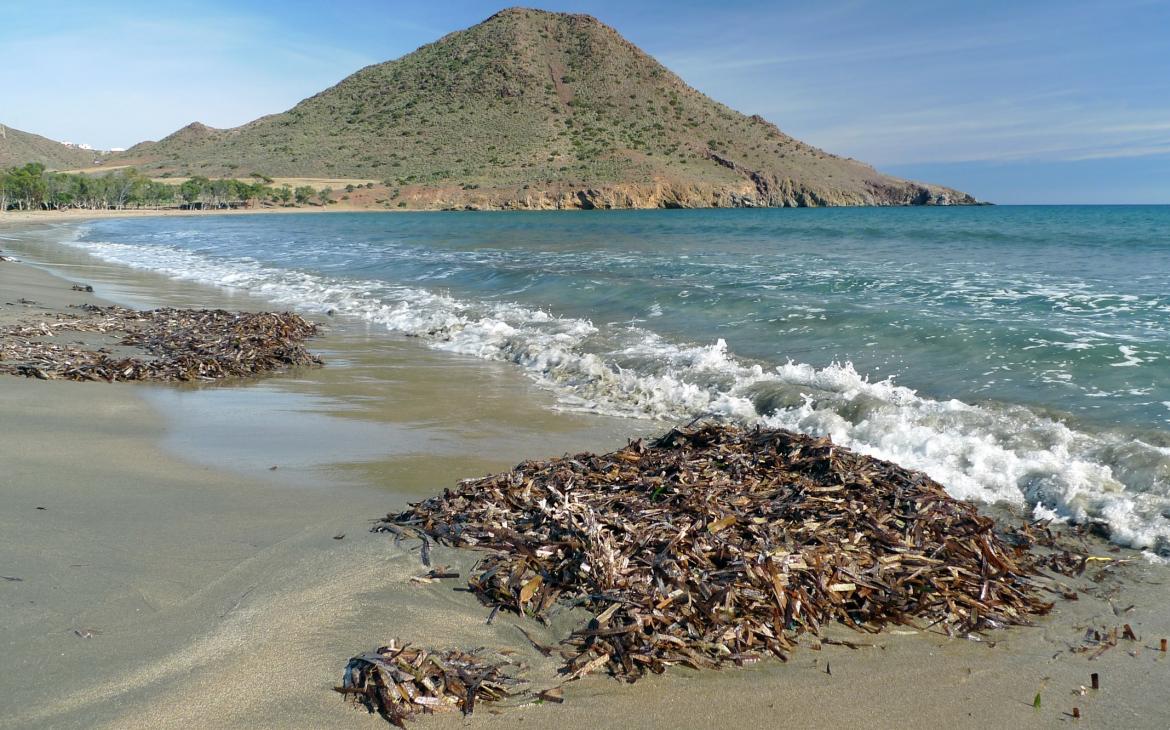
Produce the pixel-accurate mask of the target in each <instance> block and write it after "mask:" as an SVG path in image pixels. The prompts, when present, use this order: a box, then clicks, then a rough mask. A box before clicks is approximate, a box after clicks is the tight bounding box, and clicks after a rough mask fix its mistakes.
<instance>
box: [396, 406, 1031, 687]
mask: <svg viewBox="0 0 1170 730" xmlns="http://www.w3.org/2000/svg"><path fill="white" fill-rule="evenodd" d="M374 529H375V530H389V531H394V532H397V533H400V534H402V533H404V532H405V533H413V534H415V535H417V536H419V537H422V538H423V539H424V541H426V540H434V541H436V542H438V543H440V544H444V545H449V546H455V547H461V548H472V549H475V550H480V551H484V552H485V553H486V555H485V557H484V558H483V559H482V560H481V561H480V562H479V564H478V565H477V566H476V569H475V571H474V572H473V574H472V575H471V577H470V578H469V580H468V584H469V586H470V588H471V590H472V591H473V592H474V593H475V594H476V595H477V596H478V597H479V598H480V599H481V600H482V601H483V602H484V603H485V604H487V605H489V606H491V607H493V608H494V609H495V610H510V611H514V612H516V613H517V614H520V615H525V616H530V617H532V618H535V619H538V620H543V619H545V618H546V616H547V615H548V612H549V611H550V609H552V608H553V607H554V606H555V605H557V604H561V605H575V606H583V607H584V608H586V609H587V610H589V611H591V612H592V613H593V614H594V617H593V618H592V620H590V621H588V623H587V624H585V625H584V626H582V627H581V628H579V629H578V630H576V631H574V632H573V633H572V635H571V636H569V637H567V638H566V639H565V640H564V642H563V647H564V648H563V649H562V650H561V655H562V657H563V658H564V659H565V663H564V665H563V666H562V668H561V670H560V672H561V674H562V676H563V677H564V679H565V680H566V681H567V680H573V679H577V678H580V677H582V676H585V675H587V674H590V673H592V672H596V671H599V670H604V671H606V672H608V673H609V674H610V675H612V676H614V677H617V678H620V679H623V680H627V681H630V682H633V681H635V680H637V679H639V678H640V677H643V676H644V675H645V673H646V672H652V673H660V672H663V671H665V669H666V668H667V667H670V666H672V665H676V664H681V665H685V666H688V667H692V668H695V669H699V668H715V667H721V666H725V665H727V664H742V663H744V662H749V661H755V660H758V659H760V658H763V657H765V656H769V655H771V656H775V657H779V658H780V659H787V657H788V655H789V653H790V652H791V651H793V650H794V649H795V648H796V646H797V642H798V639H799V638H800V636H801V635H802V634H808V635H813V636H815V635H818V634H819V633H820V632H821V630H822V627H823V626H825V625H826V624H828V623H830V622H837V623H840V624H844V625H846V626H849V627H852V628H854V629H857V630H859V631H866V632H877V631H880V630H881V629H882V628H883V627H884V626H887V625H890V624H907V625H914V626H918V627H921V628H927V627H931V628H932V629H933V630H938V631H943V632H946V633H948V634H955V633H963V632H973V631H981V630H986V629H991V628H997V627H1002V626H1007V625H1017V624H1027V623H1029V622H1030V619H1031V618H1032V617H1034V616H1037V615H1040V614H1044V613H1046V612H1048V611H1049V610H1050V609H1051V608H1052V604H1051V603H1047V602H1045V601H1043V600H1041V598H1040V597H1039V595H1038V593H1039V591H1038V588H1037V587H1036V585H1035V584H1034V583H1033V580H1032V575H1033V574H1034V573H1035V571H1036V570H1037V562H1036V560H1035V559H1033V558H1032V557H1031V554H1030V553H1028V552H1027V551H1026V550H1023V549H1020V548H1015V547H1013V546H1012V545H1011V544H1009V543H1008V542H1006V541H1005V540H1004V539H1002V538H1001V537H1000V536H999V535H998V534H997V532H996V529H995V522H994V521H993V520H992V519H991V518H990V517H987V516H983V515H980V514H979V513H978V511H977V510H976V508H975V507H974V506H973V505H971V504H969V503H967V502H963V501H960V500H957V499H954V498H952V497H950V496H949V495H948V494H947V493H946V491H945V490H944V488H943V487H942V485H940V484H939V483H938V482H935V481H933V480H932V479H930V478H929V477H927V476H926V475H925V474H922V473H920V472H915V471H911V470H907V469H904V468H902V467H899V466H897V465H895V464H892V463H890V462H887V461H882V460H880V459H875V458H872V457H868V456H864V455H861V454H858V453H856V452H853V451H850V450H849V449H845V448H842V447H840V446H837V445H835V444H833V443H832V441H830V440H829V439H827V438H815V437H812V436H806V435H801V434H796V433H792V432H788V431H784V430H768V429H761V428H757V429H743V428H739V427H736V426H731V425H723V424H717V423H707V424H703V425H699V426H697V427H693V428H690V427H688V428H676V429H673V430H671V431H670V432H669V433H667V434H666V435H664V436H663V437H661V438H659V439H658V440H656V441H653V442H651V443H645V442H643V441H634V442H631V443H630V444H629V445H628V446H627V447H625V448H623V449H621V450H618V451H615V452H613V453H609V454H604V455H597V454H590V453H583V454H577V455H575V456H565V457H562V458H556V459H551V460H547V461H530V462H525V463H523V464H520V465H519V466H517V467H516V468H515V469H513V470H512V471H510V472H507V473H502V474H497V475H494V476H488V477H485V478H482V479H474V480H466V481H463V482H461V483H459V485H458V486H457V488H455V489H448V490H445V491H444V493H443V494H442V495H441V496H437V497H434V498H431V499H428V500H426V501H423V502H419V503H417V504H414V505H412V506H411V507H410V508H409V509H407V510H405V511H403V512H401V513H398V514H391V515H388V516H387V517H386V518H385V520H384V521H383V522H382V523H380V524H379V525H378V526H376V527H375V528H374Z"/></svg>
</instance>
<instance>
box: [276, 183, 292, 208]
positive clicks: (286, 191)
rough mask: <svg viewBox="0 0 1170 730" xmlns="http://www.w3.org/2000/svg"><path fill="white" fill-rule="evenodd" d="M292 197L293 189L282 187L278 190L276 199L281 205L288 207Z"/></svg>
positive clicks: (286, 186)
mask: <svg viewBox="0 0 1170 730" xmlns="http://www.w3.org/2000/svg"><path fill="white" fill-rule="evenodd" d="M292 196H293V189H292V188H290V187H289V186H288V185H281V186H280V187H279V188H277V189H276V198H277V200H279V201H280V204H281V205H288V202H289V201H290V200H292Z"/></svg>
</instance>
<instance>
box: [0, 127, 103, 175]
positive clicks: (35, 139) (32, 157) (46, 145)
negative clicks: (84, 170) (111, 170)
mask: <svg viewBox="0 0 1170 730" xmlns="http://www.w3.org/2000/svg"><path fill="white" fill-rule="evenodd" d="M102 156H103V155H102V153H100V152H95V151H94V150H82V149H78V148H77V147H72V146H69V145H64V144H61V143H60V142H54V141H53V140H51V139H48V138H47V137H42V136H40V135H37V134H31V133H29V132H22V131H20V130H19V129H13V128H12V127H6V126H4V125H3V124H0V169H2V168H7V167H17V166H20V165H25V164H27V163H29V162H39V163H41V164H42V165H44V166H45V167H47V168H49V169H50V170H72V169H76V168H79V167H92V166H93V164H94V162H95V161H96V160H99V159H101V158H102Z"/></svg>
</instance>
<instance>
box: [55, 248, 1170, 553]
mask: <svg viewBox="0 0 1170 730" xmlns="http://www.w3.org/2000/svg"><path fill="white" fill-rule="evenodd" d="M72 243H74V245H77V246H79V247H81V248H83V249H85V250H87V251H89V252H90V253H92V254H94V255H96V256H98V257H100V258H103V259H105V260H108V261H111V262H115V263H118V264H123V265H126V266H131V267H135V268H142V269H150V270H153V271H157V272H161V273H163V274H166V275H168V276H171V277H174V278H178V279H184V280H189V281H195V282H201V283H205V284H214V285H220V286H228V287H236V288H239V289H243V290H246V291H248V292H250V293H251V294H253V295H255V296H258V297H262V298H264V299H266V300H269V301H271V302H274V303H277V304H281V305H286V306H290V307H296V308H299V309H301V310H304V311H310V312H324V311H327V310H336V312H338V313H339V314H343V315H349V316H352V317H357V318H361V319H364V320H366V321H368V322H371V323H376V324H378V325H382V326H385V327H386V328H387V329H388V330H391V331H394V332H398V333H402V334H406V335H410V336H415V337H419V338H420V339H422V340H423V341H424V342H426V343H427V344H429V345H430V346H431V347H434V348H437V349H442V350H447V351H450V352H453V353H459V354H462V355H467V356H472V357H478V358H483V359H488V360H499V361H508V362H512V363H515V364H516V365H518V366H519V367H520V368H522V369H523V371H524V372H525V373H527V374H528V375H529V376H530V377H532V378H534V379H535V380H537V381H538V382H540V383H542V384H544V385H546V386H547V387H550V388H552V389H553V390H554V391H555V392H557V393H558V395H559V397H560V399H561V404H562V407H564V408H569V409H575V410H588V411H595V412H605V413H610V414H616V415H622V416H632V417H643V418H661V419H673V420H679V419H689V418H691V417H694V416H696V415H699V414H704V413H716V414H721V415H724V416H727V417H729V418H733V419H736V420H739V421H743V422H748V423H752V422H759V423H764V424H767V425H771V426H778V427H785V428H791V429H796V430H800V431H804V432H809V433H814V434H823V435H828V436H831V437H832V438H833V439H834V441H836V442H837V443H840V444H843V445H845V446H849V447H851V448H854V449H857V450H859V451H861V452H864V453H867V454H871V455H873V456H877V457H880V458H884V459H889V460H891V461H894V462H897V463H899V464H902V465H905V466H908V467H912V468H917V469H921V470H923V471H925V472H926V473H928V474H930V475H931V476H932V477H934V478H935V479H937V480H939V481H940V482H942V483H943V484H945V485H946V486H947V488H948V490H949V491H950V492H951V493H952V494H953V495H955V496H957V497H961V498H965V499H972V500H979V501H983V502H1006V503H1009V504H1013V505H1017V506H1018V507H1019V508H1021V509H1024V510H1030V511H1031V513H1032V514H1034V515H1035V516H1037V517H1052V518H1058V519H1071V520H1075V521H1098V522H1102V523H1105V524H1107V525H1108V527H1109V529H1110V531H1111V534H1112V536H1113V539H1114V540H1116V541H1117V542H1119V543H1122V544H1127V545H1132V546H1134V547H1138V548H1143V549H1150V550H1153V551H1154V552H1157V553H1162V554H1165V553H1168V552H1170V454H1167V453H1163V452H1164V451H1165V449H1162V448H1160V447H1155V446H1151V445H1148V444H1143V443H1142V442H1135V441H1133V440H1127V439H1123V438H1121V437H1114V436H1110V435H1108V434H1104V435H1103V434H1088V433H1084V432H1080V431H1077V430H1074V429H1072V428H1070V427H1068V426H1067V425H1065V424H1063V423H1061V422H1058V421H1056V420H1053V419H1050V418H1046V417H1043V416H1041V415H1038V414H1037V413H1035V412H1033V411H1031V410H1028V409H1026V408H1023V407H1018V406H975V405H970V404H966V403H962V402H959V401H955V400H950V401H938V400H932V399H929V398H924V397H921V396H919V395H918V394H916V393H915V392H914V391H912V390H910V389H908V388H905V387H902V386H899V385H896V384H895V383H893V382H892V381H891V380H881V381H877V382H871V381H870V380H869V379H868V378H866V377H864V376H863V375H861V374H859V373H857V372H856V371H855V370H854V368H853V366H852V365H851V364H849V363H842V364H834V365H831V366H829V367H825V368H815V367H812V366H811V365H807V364H803V363H796V362H789V363H787V364H784V365H780V366H778V367H770V366H765V365H763V364H759V363H748V362H744V361H742V360H740V359H738V358H736V357H735V356H734V355H733V354H732V353H731V352H729V351H728V348H727V345H726V343H725V342H724V341H723V340H718V341H717V342H715V343H714V344H710V345H684V344H678V343H674V342H671V341H668V340H666V339H664V338H662V337H660V336H659V335H657V334H656V333H654V332H650V331H647V330H645V329H640V328H637V327H633V326H626V327H624V328H606V329H605V331H602V330H601V329H600V328H598V327H596V326H594V324H593V323H591V322H588V321H586V320H581V319H572V318H562V317H556V316H553V315H551V314H549V313H547V312H544V311H540V310H536V309H532V308H529V307H524V306H521V305H518V304H511V303H499V302H471V301H464V300H460V299H458V298H455V297H452V296H450V295H447V294H443V293H437V292H433V291H428V290H425V289H421V288H411V287H404V286H394V285H389V284H386V283H385V282H378V281H359V280H353V279H343V278H331V277H325V276H320V275H314V274H308V273H304V272H297V271H289V270H284V269H279V268H274V267H269V266H265V265H262V264H260V263H257V262H256V261H254V260H250V259H233V260H222V259H212V258H208V257H205V256H202V255H199V254H194V253H190V252H187V251H183V250H181V249H176V248H168V247H163V246H135V245H127V244H120V243H110V242H89V241H80V242H72ZM611 330H612V331H611ZM1122 353H1123V354H1124V355H1126V356H1127V357H1133V353H1130V352H1126V351H1125V349H1123V350H1122ZM1167 407H1170V403H1168V404H1167Z"/></svg>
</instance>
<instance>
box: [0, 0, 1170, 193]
mask: <svg viewBox="0 0 1170 730" xmlns="http://www.w3.org/2000/svg"><path fill="white" fill-rule="evenodd" d="M0 6H6V7H4V8H3V13H2V16H3V20H4V22H3V24H2V25H0V122H2V123H4V124H8V125H11V126H13V127H17V128H19V129H24V130H27V131H31V132H36V133H38V134H44V135H46V136H49V137H52V138H54V139H60V140H69V141H73V142H88V143H90V144H93V145H94V146H97V147H102V148H109V147H128V146H130V145H131V144H134V143H135V142H138V141H141V140H144V139H157V138H159V137H162V136H165V135H167V134H169V133H170V132H172V131H174V130H175V129H178V128H179V127H181V126H183V125H185V124H187V123H189V122H191V121H195V120H199V121H202V122H205V123H207V124H210V125H212V126H217V127H228V126H235V125H238V124H241V123H243V122H246V121H249V120H251V119H254V118H255V117H258V116H261V115H263V114H268V113H274V112H278V111H283V110H285V109H287V108H289V107H291V106H292V105H293V104H295V103H296V102H297V101H299V100H300V99H302V98H304V97H306V96H309V95H312V94H313V93H316V92H317V91H320V90H322V89H324V88H326V87H328V86H330V85H332V84H334V83H336V82H337V81H339V80H340V79H342V78H343V77H344V76H346V75H348V74H350V73H352V72H353V71H355V70H357V69H359V68H361V67H362V66H365V65H368V64H371V63H378V62H380V61H384V60H389V59H391V58H396V57H398V56H401V55H403V54H405V53H409V52H410V51H412V50H413V49H415V48H416V47H418V46H419V45H421V44H423V43H427V42H430V41H432V40H435V39H436V38H438V37H439V36H441V35H443V34H445V33H448V32H451V31H454V30H458V29H460V28H464V27H467V26H469V25H473V24H475V23H477V22H479V21H481V20H483V19H484V18H486V17H487V16H489V15H491V13H493V12H495V11H496V10H498V9H499V8H500V7H501V5H500V4H497V3H486V2H470V1H465V2H427V3H419V2H377V1H374V0H364V1H363V0H349V1H348V2H345V3H337V4H332V3H327V2H322V1H321V0H315V1H314V2H302V1H300V0H288V1H286V2H281V3H275V2H248V1H246V0H232V1H230V2H224V1H220V0H202V1H201V2H197V3H194V2H192V3H187V2H183V1H182V0H174V1H169V2H165V3H164V2H157V1H154V0H152V1H150V2H96V1H93V0H90V1H89V2H80V1H76V0H55V1H54V2H51V3H49V2H42V3H39V4H34V3H31V2H27V1H24V0H0ZM540 7H544V8H545V9H549V10H565V11H572V12H587V13H590V14H592V15H595V16H597V17H598V18H600V19H601V20H602V21H604V22H606V23H608V24H609V25H611V26H614V27H615V28H617V30H618V31H620V32H621V33H622V34H623V35H625V36H626V37H627V38H628V39H630V40H631V41H632V42H634V43H635V44H637V45H639V46H641V47H642V48H643V49H644V50H646V51H647V52H649V53H650V54H651V55H653V56H655V57H656V58H658V59H659V60H660V61H662V62H663V63H665V64H666V65H667V66H669V67H670V68H671V69H673V70H674V71H676V72H678V73H679V74H680V75H681V76H682V77H683V78H684V79H686V80H687V81H688V82H689V83H690V84H692V85H693V86H695V87H696V88H698V89H699V90H700V91H703V92H705V93H707V94H709V95H711V96H713V97H715V98H716V99H718V100H719V101H722V102H724V103H726V104H728V105H730V106H732V107H734V108H736V109H739V110H740V111H743V112H745V113H749V114H751V113H759V114H762V115H764V116H765V117H767V118H769V119H770V120H772V121H774V122H776V123H777V124H778V125H779V126H780V128H781V129H783V130H785V131H786V132H788V133H790V134H792V135H794V136H796V137H799V138H801V139H803V140H805V141H807V142H810V143H812V144H815V145H817V146H819V147H823V148H825V149H827V150H829V151H832V152H835V153H837V154H842V155H847V156H850V157H856V158H858V159H861V160H865V161H867V162H870V163H873V164H874V165H876V166H877V167H879V168H880V169H882V170H883V171H886V172H890V173H893V174H896V175H902V176H905V177H912V178H917V179H924V180H930V181H933V182H939V183H943V184H947V185H951V186H953V187H957V188H961V189H964V190H967V191H969V192H972V193H974V194H975V195H976V196H977V197H980V198H982V199H989V200H993V201H996V202H1002V203H1082V202H1110V203H1122V202H1137V203H1170V0H1162V1H1160V2H1153V1H1149V0H1146V1H1138V0H1134V1H1127V0H1115V1H1113V2H1078V1H1077V0H1065V1H1063V2H1044V1H1030V2H1029V1H1021V0H1016V1H1015V2H998V1H996V0H985V1H983V2H978V3H976V2H946V1H945V0H943V1H941V2H940V1H939V0H933V1H932V2H918V1H917V0H885V1H884V2H881V1H877V0H874V1H869V0H823V1H822V2H817V3H809V2H807V0H803V1H802V2H798V3H797V2H757V3H750V2H735V1H734V0H725V1H724V2H721V3H719V4H718V5H715V4H712V3H710V2H688V1H687V0H673V1H671V2H629V0H625V1H624V2H612V1H610V0H599V1H597V2H585V1H581V2H567V1H558V2H553V3H550V4H546V5H541V6H540Z"/></svg>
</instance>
